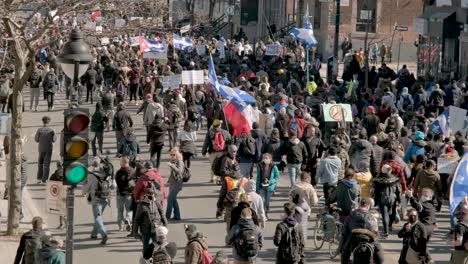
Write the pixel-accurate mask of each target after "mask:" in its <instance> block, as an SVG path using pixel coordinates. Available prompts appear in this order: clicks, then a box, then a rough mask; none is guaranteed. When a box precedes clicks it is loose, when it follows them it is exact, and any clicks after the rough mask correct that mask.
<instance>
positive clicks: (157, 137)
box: [147, 119, 167, 146]
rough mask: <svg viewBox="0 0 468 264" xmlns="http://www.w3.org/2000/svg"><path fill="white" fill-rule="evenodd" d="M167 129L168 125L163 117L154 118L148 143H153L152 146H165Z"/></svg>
mask: <svg viewBox="0 0 468 264" xmlns="http://www.w3.org/2000/svg"><path fill="white" fill-rule="evenodd" d="M166 130H167V126H166V124H165V123H164V122H163V120H162V119H154V120H153V123H152V124H151V126H150V128H149V131H148V134H149V137H148V140H149V142H147V143H151V146H164V135H165V134H166Z"/></svg>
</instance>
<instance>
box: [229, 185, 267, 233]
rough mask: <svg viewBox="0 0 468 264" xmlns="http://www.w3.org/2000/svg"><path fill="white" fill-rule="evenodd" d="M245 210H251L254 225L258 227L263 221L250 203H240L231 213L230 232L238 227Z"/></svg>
mask: <svg viewBox="0 0 468 264" xmlns="http://www.w3.org/2000/svg"><path fill="white" fill-rule="evenodd" d="M246 185H247V184H246ZM245 208H250V210H251V212H252V221H253V223H254V224H255V225H256V226H258V225H259V224H260V223H261V221H262V220H263V219H262V218H259V215H258V214H257V211H255V210H254V209H253V208H252V207H251V206H250V203H245V202H239V204H238V205H237V206H236V207H234V208H232V211H231V222H230V226H229V230H231V228H232V227H233V226H235V225H237V224H238V223H239V220H240V219H241V212H242V210H244V209H245Z"/></svg>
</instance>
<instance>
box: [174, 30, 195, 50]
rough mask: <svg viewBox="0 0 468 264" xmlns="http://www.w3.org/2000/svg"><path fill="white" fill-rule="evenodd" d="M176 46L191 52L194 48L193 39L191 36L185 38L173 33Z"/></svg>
mask: <svg viewBox="0 0 468 264" xmlns="http://www.w3.org/2000/svg"><path fill="white" fill-rule="evenodd" d="M172 39H173V44H174V48H176V49H179V50H186V51H188V52H191V51H192V49H193V41H192V39H191V38H184V37H181V36H179V35H177V34H173V35H172Z"/></svg>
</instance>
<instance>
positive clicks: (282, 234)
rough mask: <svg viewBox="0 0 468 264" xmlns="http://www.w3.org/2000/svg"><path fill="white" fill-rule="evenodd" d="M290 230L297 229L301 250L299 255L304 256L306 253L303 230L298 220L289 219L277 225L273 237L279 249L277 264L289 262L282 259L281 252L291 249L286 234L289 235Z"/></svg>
mask: <svg viewBox="0 0 468 264" xmlns="http://www.w3.org/2000/svg"><path fill="white" fill-rule="evenodd" d="M289 228H295V229H296V232H298V236H299V240H300V249H299V254H300V255H301V256H302V255H303V253H304V246H305V244H304V234H303V232H302V228H300V227H299V225H298V223H297V221H296V219H294V217H291V216H289V217H287V218H285V219H284V220H283V221H281V223H278V224H277V225H276V230H275V234H274V236H273V244H274V245H275V246H277V247H278V250H277V252H276V263H278V264H280V263H288V264H289V262H287V260H284V259H282V257H283V254H281V251H282V249H283V247H284V248H289V244H287V241H286V234H287V233H288V231H289V230H288V229H289Z"/></svg>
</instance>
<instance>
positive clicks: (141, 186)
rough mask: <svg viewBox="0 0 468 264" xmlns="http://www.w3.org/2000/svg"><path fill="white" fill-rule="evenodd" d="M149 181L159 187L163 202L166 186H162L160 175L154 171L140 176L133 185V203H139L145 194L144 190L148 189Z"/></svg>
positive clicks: (165, 196) (165, 195)
mask: <svg viewBox="0 0 468 264" xmlns="http://www.w3.org/2000/svg"><path fill="white" fill-rule="evenodd" d="M151 180H155V181H156V182H157V183H159V185H160V186H161V192H162V196H163V202H164V201H165V200H166V198H167V193H166V186H165V185H164V181H163V178H162V177H161V174H159V171H158V170H156V169H152V170H149V171H147V172H145V174H144V175H143V176H140V177H139V178H138V179H137V182H136V184H135V188H134V189H133V199H135V201H137V202H139V201H140V200H141V199H142V198H143V195H144V193H145V190H146V188H148V187H149V182H150V181H151Z"/></svg>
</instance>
